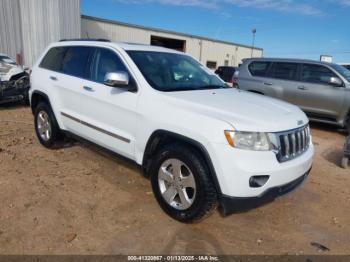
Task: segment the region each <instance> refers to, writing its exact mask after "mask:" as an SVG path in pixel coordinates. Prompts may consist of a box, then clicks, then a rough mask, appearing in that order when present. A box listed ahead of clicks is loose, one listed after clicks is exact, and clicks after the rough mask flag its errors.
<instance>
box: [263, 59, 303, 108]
mask: <svg viewBox="0 0 350 262" xmlns="http://www.w3.org/2000/svg"><path fill="white" fill-rule="evenodd" d="M298 70H299V65H298V64H297V63H289V62H274V63H273V65H272V67H271V70H270V71H269V73H268V77H269V79H267V80H266V81H264V85H265V92H266V93H265V94H267V95H270V96H273V97H275V98H279V99H281V100H284V101H287V102H290V103H295V97H296V90H297V82H296V81H297V80H298Z"/></svg>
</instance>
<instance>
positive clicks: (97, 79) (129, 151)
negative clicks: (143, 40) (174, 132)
mask: <svg viewBox="0 0 350 262" xmlns="http://www.w3.org/2000/svg"><path fill="white" fill-rule="evenodd" d="M117 71H124V72H128V73H129V76H130V85H133V86H135V85H136V83H135V81H134V80H133V78H132V74H131V73H130V72H131V71H130V70H129V69H128V67H127V66H126V63H124V62H123V60H122V59H121V57H120V56H119V55H118V54H117V53H116V51H115V50H114V49H110V48H107V47H106V48H99V47H96V48H95V49H94V55H93V59H92V61H91V64H90V68H89V76H88V79H87V80H84V81H83V82H82V84H81V85H80V88H79V92H80V95H79V97H80V99H79V107H80V112H81V116H80V119H81V129H80V134H81V135H82V136H83V137H85V138H87V139H88V140H90V141H93V142H95V143H97V144H99V145H101V146H103V147H105V148H108V149H110V150H112V151H114V152H117V153H119V154H121V155H123V156H126V157H128V158H131V159H134V145H135V135H136V132H137V130H136V123H137V119H138V116H139V115H138V113H137V101H138V97H139V93H140V92H139V91H138V92H130V91H128V90H127V89H125V88H117V87H111V86H107V85H105V84H104V78H105V76H106V74H107V73H112V72H117Z"/></svg>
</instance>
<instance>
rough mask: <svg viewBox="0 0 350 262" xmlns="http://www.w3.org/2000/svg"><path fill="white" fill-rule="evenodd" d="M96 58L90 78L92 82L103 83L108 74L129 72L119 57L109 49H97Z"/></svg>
mask: <svg viewBox="0 0 350 262" xmlns="http://www.w3.org/2000/svg"><path fill="white" fill-rule="evenodd" d="M94 57H95V58H94V62H93V64H92V68H91V76H90V79H91V80H92V81H95V82H99V83H103V82H104V78H105V76H106V74H107V73H113V72H117V71H124V72H128V70H127V69H126V67H125V65H124V64H123V62H122V61H121V60H120V58H119V57H118V55H117V54H116V53H114V52H113V51H111V50H109V49H105V48H96V52H95V56H94Z"/></svg>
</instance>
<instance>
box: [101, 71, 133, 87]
mask: <svg viewBox="0 0 350 262" xmlns="http://www.w3.org/2000/svg"><path fill="white" fill-rule="evenodd" d="M129 80H130V78H129V74H128V73H127V72H124V71H117V72H112V73H107V74H106V76H105V78H104V81H103V82H104V84H105V85H107V86H112V87H128V85H129Z"/></svg>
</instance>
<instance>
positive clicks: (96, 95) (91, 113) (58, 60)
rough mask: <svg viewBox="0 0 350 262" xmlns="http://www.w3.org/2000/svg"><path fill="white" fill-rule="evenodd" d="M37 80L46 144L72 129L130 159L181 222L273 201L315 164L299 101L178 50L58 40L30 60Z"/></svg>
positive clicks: (34, 100)
mask: <svg viewBox="0 0 350 262" xmlns="http://www.w3.org/2000/svg"><path fill="white" fill-rule="evenodd" d="M31 85H32V86H31V89H30V98H31V107H32V110H33V113H34V121H35V129H36V133H37V136H38V139H39V141H40V142H41V144H42V145H44V146H45V147H48V148H52V147H55V146H57V145H59V141H60V139H62V136H63V134H71V135H72V134H73V135H74V137H81V138H83V139H85V140H88V141H91V142H93V143H95V144H97V145H99V146H102V147H104V148H106V149H108V150H111V151H113V152H116V153H118V154H120V155H121V156H124V157H126V158H128V159H131V160H133V161H134V162H136V163H137V164H138V165H140V166H141V167H142V169H143V171H144V174H145V175H146V176H149V177H150V179H151V182H152V188H153V192H154V195H155V197H156V199H157V200H158V202H159V204H160V206H161V207H162V208H163V210H164V211H165V212H166V213H167V214H169V215H170V216H171V217H173V218H174V219H177V220H179V221H181V222H186V223H189V222H194V221H197V220H199V219H201V218H203V217H204V216H206V215H207V214H208V213H210V211H211V210H213V209H214V208H215V207H216V206H217V205H218V206H219V210H220V211H221V212H222V213H223V214H224V215H227V214H231V213H233V212H238V211H245V210H248V209H251V208H254V207H257V206H259V205H261V204H263V203H266V202H269V201H271V200H273V199H275V198H276V197H278V196H280V195H283V194H285V193H287V192H290V191H291V190H293V189H294V188H296V187H297V186H298V185H300V184H301V183H302V182H303V181H304V179H305V178H306V177H307V175H308V174H309V172H310V169H311V166H312V162H313V155H314V147H313V144H312V141H311V136H310V130H309V126H308V118H307V117H306V116H305V114H304V113H303V112H302V111H301V110H300V109H299V108H297V107H296V106H293V105H290V104H288V103H285V102H282V101H278V100H275V99H272V98H267V97H263V96H260V95H256V94H252V93H248V92H245V91H240V90H236V89H233V88H228V87H227V86H226V85H225V84H224V82H223V81H222V80H220V79H219V78H218V77H217V76H216V75H215V74H214V73H212V72H210V71H209V70H208V69H207V68H205V67H204V66H203V65H202V64H200V63H199V62H197V61H196V60H195V59H194V58H192V57H191V56H189V55H186V54H184V53H181V52H177V51H174V50H169V49H165V48H161V47H155V46H147V45H136V44H124V43H112V42H108V41H103V40H95V41H93V40H81V41H78V40H74V41H61V42H59V43H55V44H51V45H50V46H49V47H48V48H47V49H46V51H45V52H44V53H43V55H42V56H41V57H40V58H39V61H38V62H37V63H36V64H35V65H34V67H33V68H32V74H31ZM140 200H141V199H140Z"/></svg>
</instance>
